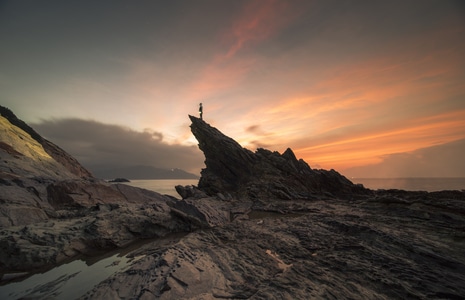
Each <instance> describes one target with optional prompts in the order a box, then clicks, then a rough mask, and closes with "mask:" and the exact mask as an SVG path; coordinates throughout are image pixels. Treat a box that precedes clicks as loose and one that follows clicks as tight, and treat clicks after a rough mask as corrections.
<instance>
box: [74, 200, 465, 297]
mask: <svg viewBox="0 0 465 300" xmlns="http://www.w3.org/2000/svg"><path fill="white" fill-rule="evenodd" d="M386 196H387V195H384V194H382V195H379V194H375V195H373V197H372V198H370V199H361V200H356V201H354V202H352V203H349V202H347V201H345V200H344V201H341V200H332V201H315V202H307V201H306V202H303V201H290V202H289V203H287V204H286V205H283V203H270V205H271V206H272V207H273V208H274V209H276V210H278V209H280V210H286V211H287V212H286V213H284V214H280V213H276V212H267V211H264V210H259V211H252V212H250V213H249V214H248V215H247V214H246V215H244V216H245V217H244V216H243V217H242V218H236V219H235V220H233V221H232V222H230V223H227V224H224V225H223V226H217V227H214V228H211V229H202V230H198V231H196V232H193V233H190V234H189V235H187V236H186V237H184V238H182V239H181V240H180V241H179V242H177V243H176V244H175V245H171V246H169V247H157V244H156V243H155V242H154V243H152V244H149V245H146V246H145V247H143V248H141V249H139V250H138V251H136V252H134V254H133V255H140V254H145V255H146V256H145V257H144V258H143V259H141V260H139V261H137V262H135V263H134V264H133V265H132V266H131V267H130V268H129V269H128V270H126V271H125V272H121V273H118V274H116V275H114V276H112V277H110V278H109V279H107V280H106V281H103V282H102V283H100V284H99V285H98V286H97V287H95V288H94V289H93V290H92V291H90V292H89V293H88V294H87V295H86V296H84V297H83V298H82V299H100V298H101V297H104V298H105V295H110V296H108V299H110V298H112V299H131V298H141V299H180V298H183V299H224V298H226V299H426V298H429V299H460V298H461V297H463V295H465V287H464V286H463V282H464V280H465V258H464V253H465V252H464V251H465V233H464V232H465V231H464V229H465V223H464V220H463V214H464V212H465V211H464V209H465V207H464V205H463V200H464V195H463V193H460V192H457V193H454V197H457V199H456V200H452V199H450V198H448V197H446V198H436V196H434V197H432V198H431V199H430V201H426V202H423V204H421V205H419V204H418V201H423V200H422V199H421V197H422V195H414V196H411V197H410V199H407V200H405V201H404V202H396V201H393V202H390V201H386ZM438 200H439V201H451V202H453V203H454V204H453V205H454V206H455V209H454V212H452V211H451V212H448V213H447V217H446V215H444V213H445V212H441V211H438V209H437V207H436V204H435V201H438ZM289 206H292V207H295V210H289ZM256 209H266V208H265V207H256ZM400 212H402V213H400ZM249 216H250V217H249ZM451 220H454V222H451Z"/></svg>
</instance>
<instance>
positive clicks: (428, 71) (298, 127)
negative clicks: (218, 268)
mask: <svg viewBox="0 0 465 300" xmlns="http://www.w3.org/2000/svg"><path fill="white" fill-rule="evenodd" d="M462 33H463V30H461V31H460V30H445V31H438V32H436V33H433V34H431V33H430V34H429V35H427V36H426V35H425V36H421V37H418V38H417V39H413V40H411V41H397V43H399V44H402V50H403V51H402V52H400V51H396V50H397V49H398V46H397V45H391V48H388V49H386V52H385V54H384V55H382V56H375V57H371V58H367V59H364V60H362V61H355V62H353V63H351V64H338V65H337V67H333V68H332V69H327V70H323V71H322V72H321V74H320V76H319V77H318V78H316V79H315V77H311V78H312V80H309V81H308V87H306V88H305V89H296V88H295V87H292V89H294V90H297V92H294V91H292V90H291V89H288V90H287V91H288V96H287V97H282V98H280V99H275V101H270V103H269V104H268V105H265V106H262V107H257V110H255V111H253V112H251V113H250V114H249V118H250V120H251V121H250V122H251V123H252V124H255V123H256V122H257V120H256V115H258V114H259V115H260V123H261V124H262V128H264V129H266V130H272V131H273V132H274V134H273V135H271V136H267V137H266V138H267V139H268V140H267V143H268V144H271V145H274V146H275V147H278V148H282V147H285V146H286V145H287V146H292V147H293V148H294V149H295V151H296V154H297V155H298V156H299V157H302V158H303V159H305V160H306V161H307V162H309V163H316V164H318V165H321V166H323V167H325V168H336V169H344V168H348V167H352V166H357V165H363V164H369V163H376V162H379V161H380V160H381V159H382V157H383V156H385V155H388V154H392V153H401V152H411V151H414V150H416V149H420V148H425V147H430V146H432V145H437V144H443V143H449V142H451V141H455V140H459V139H463V138H465V106H464V104H463V96H464V95H465V91H464V88H463V80H465V72H464V71H463V70H464V67H465V64H464V61H463V59H462V51H461V50H463V49H464V48H465V45H464V42H462V43H461V44H455V43H454V44H450V43H449V42H450V40H456V38H457V35H460V34H462ZM438 45H440V46H438ZM451 45H453V46H451ZM306 72H308V67H306V66H305V68H304V69H302V70H300V72H299V71H297V72H295V71H293V73H292V74H291V75H292V76H294V77H293V78H295V81H298V80H302V78H305V76H306V74H307V73H306ZM296 74H297V75H296ZM288 81H289V82H290V81H291V80H288ZM460 99H462V100H460ZM249 138H250V140H251V141H253V138H254V137H249ZM255 139H256V137H255ZM244 142H246V140H244ZM279 150H284V149H279Z"/></svg>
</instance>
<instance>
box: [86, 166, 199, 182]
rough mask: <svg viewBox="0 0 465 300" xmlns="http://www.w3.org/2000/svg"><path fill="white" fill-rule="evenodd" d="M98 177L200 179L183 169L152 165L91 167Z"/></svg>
mask: <svg viewBox="0 0 465 300" xmlns="http://www.w3.org/2000/svg"><path fill="white" fill-rule="evenodd" d="M90 169H91V170H92V172H93V173H94V175H95V176H96V177H98V178H103V179H113V178H118V177H122V178H128V179H199V176H196V175H195V174H192V173H189V172H186V171H184V170H182V169H162V168H156V167H152V166H142V165H137V166H127V167H126V166H124V167H98V168H97V167H96V168H95V169H94V168H92V167H91V168H90Z"/></svg>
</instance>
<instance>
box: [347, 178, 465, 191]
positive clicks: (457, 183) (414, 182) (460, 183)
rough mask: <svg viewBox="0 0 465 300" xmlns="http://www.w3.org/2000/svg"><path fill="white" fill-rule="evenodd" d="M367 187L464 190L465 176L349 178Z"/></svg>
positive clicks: (411, 189) (409, 189) (413, 189)
mask: <svg viewBox="0 0 465 300" xmlns="http://www.w3.org/2000/svg"><path fill="white" fill-rule="evenodd" d="M350 180H351V181H352V182H353V183H361V184H363V186H365V187H366V188H369V189H375V190H376V189H400V190H407V191H427V192H434V191H442V190H465V178H464V177H455V178H452V177H450V178H427V177H417V178H350Z"/></svg>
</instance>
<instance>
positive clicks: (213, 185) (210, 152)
mask: <svg viewBox="0 0 465 300" xmlns="http://www.w3.org/2000/svg"><path fill="white" fill-rule="evenodd" d="M189 118H190V119H191V121H192V124H191V130H192V133H193V134H194V136H195V138H196V139H197V140H198V142H199V148H200V150H202V151H203V153H204V155H205V165H206V168H205V169H202V172H201V175H202V176H201V178H200V181H199V184H198V188H199V189H200V190H202V191H204V192H206V193H207V194H209V195H216V194H218V193H225V192H228V193H231V194H233V195H235V196H236V197H238V198H248V199H264V198H276V199H316V198H321V197H326V198H328V197H340V198H352V197H353V196H354V194H362V193H366V192H367V191H366V190H365V189H364V188H363V187H361V186H359V185H354V184H353V183H352V182H351V181H350V180H348V179H347V178H346V177H344V176H342V175H341V174H339V173H338V172H336V171H334V170H330V171H326V170H315V169H312V168H310V166H309V165H308V164H307V163H306V162H305V161H303V160H302V159H299V160H298V159H297V158H296V157H295V155H294V153H293V152H292V150H291V149H290V148H288V149H287V150H286V151H285V152H284V153H283V154H279V153H278V152H272V151H269V150H266V149H257V151H256V152H255V153H254V152H252V151H250V150H248V149H245V148H243V147H242V146H241V145H239V144H238V143H237V142H236V141H234V140H233V139H231V138H230V137H227V136H225V135H224V134H223V133H221V132H220V131H219V130H218V129H216V128H214V127H212V126H210V125H209V124H208V123H206V122H205V121H203V120H201V119H199V118H196V117H193V116H189Z"/></svg>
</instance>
